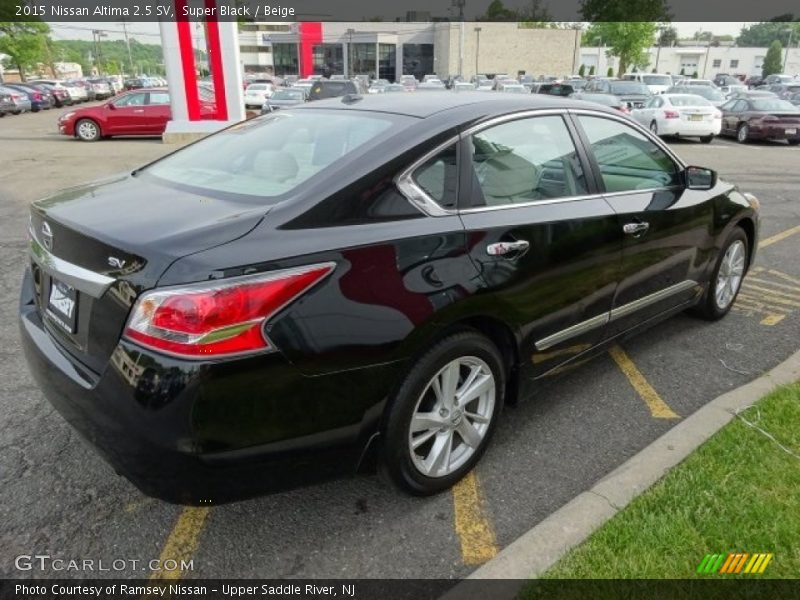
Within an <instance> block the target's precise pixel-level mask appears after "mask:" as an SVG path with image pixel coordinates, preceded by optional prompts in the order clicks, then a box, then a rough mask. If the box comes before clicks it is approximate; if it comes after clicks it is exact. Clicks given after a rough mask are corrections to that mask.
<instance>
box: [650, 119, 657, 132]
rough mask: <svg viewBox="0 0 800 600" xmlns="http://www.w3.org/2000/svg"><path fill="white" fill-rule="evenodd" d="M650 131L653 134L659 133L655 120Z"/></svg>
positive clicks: (651, 123)
mask: <svg viewBox="0 0 800 600" xmlns="http://www.w3.org/2000/svg"><path fill="white" fill-rule="evenodd" d="M650 133H652V134H653V135H658V123H656V122H655V121H651V122H650Z"/></svg>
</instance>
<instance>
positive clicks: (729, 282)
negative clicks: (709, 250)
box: [714, 240, 745, 310]
mask: <svg viewBox="0 0 800 600" xmlns="http://www.w3.org/2000/svg"><path fill="white" fill-rule="evenodd" d="M744 263H745V248H744V244H743V243H742V242H741V241H740V240H736V241H735V242H733V243H732V244H731V245H730V246H728V250H727V251H726V252H725V256H723V257H722V262H721V263H720V266H719V273H718V274H717V285H716V287H715V288H714V299H715V301H716V303H717V306H718V307H719V308H720V309H721V310H725V309H726V308H728V306H729V305H730V303H731V302H733V299H734V298H735V297H736V293H737V292H738V291H739V286H740V285H741V284H742V277H743V276H744Z"/></svg>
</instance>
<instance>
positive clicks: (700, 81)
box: [681, 79, 717, 89]
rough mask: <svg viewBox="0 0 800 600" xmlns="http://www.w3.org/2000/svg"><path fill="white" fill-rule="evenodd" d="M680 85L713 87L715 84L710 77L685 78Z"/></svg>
mask: <svg viewBox="0 0 800 600" xmlns="http://www.w3.org/2000/svg"><path fill="white" fill-rule="evenodd" d="M681 85H703V86H705V87H710V88H715V89H716V87H717V86H716V84H715V83H714V82H713V81H711V80H710V79H687V80H686V81H684V82H683V83H681Z"/></svg>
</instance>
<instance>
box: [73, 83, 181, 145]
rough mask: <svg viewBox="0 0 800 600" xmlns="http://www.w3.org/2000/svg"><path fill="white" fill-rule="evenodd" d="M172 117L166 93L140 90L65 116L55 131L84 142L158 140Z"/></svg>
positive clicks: (161, 90) (154, 90)
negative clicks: (117, 137)
mask: <svg viewBox="0 0 800 600" xmlns="http://www.w3.org/2000/svg"><path fill="white" fill-rule="evenodd" d="M171 117H172V112H171V110H170V106H169V92H168V91H167V90H166V89H163V88H162V89H159V88H152V89H139V90H133V91H130V92H126V93H124V94H120V95H119V96H117V97H116V98H113V99H112V100H109V101H108V102H106V103H105V104H100V105H99V106H88V107H86V108H79V109H76V110H71V111H69V112H67V113H65V114H64V115H62V116H61V117H60V118H59V119H58V130H59V132H61V133H63V134H64V135H68V136H71V137H76V138H78V139H79V140H83V141H84V142H94V141H97V140H99V139H100V138H104V137H112V136H115V135H149V136H157V135H161V134H162V133H164V129H166V127H167V121H169V120H170V118H171Z"/></svg>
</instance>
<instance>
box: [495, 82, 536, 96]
mask: <svg viewBox="0 0 800 600" xmlns="http://www.w3.org/2000/svg"><path fill="white" fill-rule="evenodd" d="M500 91H501V92H502V93H504V94H530V93H531V92H530V90H528V89H526V88H525V86H524V85H522V84H521V83H504V84H503V87H502V88H501V89H500Z"/></svg>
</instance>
